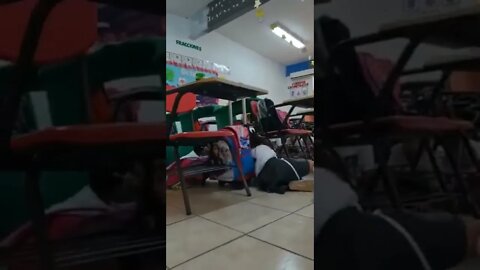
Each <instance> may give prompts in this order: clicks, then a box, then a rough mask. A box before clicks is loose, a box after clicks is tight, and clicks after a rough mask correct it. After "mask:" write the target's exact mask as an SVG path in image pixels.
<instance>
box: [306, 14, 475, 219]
mask: <svg viewBox="0 0 480 270" xmlns="http://www.w3.org/2000/svg"><path fill="white" fill-rule="evenodd" d="M318 22H319V23H318V25H317V26H318V27H316V33H315V39H316V48H317V49H318V51H319V53H320V54H321V56H320V57H321V58H323V59H327V61H325V62H323V63H318V62H316V63H317V64H318V65H319V67H318V69H319V70H322V71H324V72H325V74H323V77H322V75H320V74H319V75H318V76H317V78H316V79H318V81H319V82H321V85H320V89H322V90H321V91H320V92H319V93H320V95H319V96H317V97H319V100H320V102H321V104H320V105H319V107H320V109H319V110H318V115H317V116H318V117H317V116H316V118H317V119H318V120H320V121H319V123H321V125H320V127H318V128H317V130H316V131H319V135H320V136H319V139H321V140H322V144H325V145H328V146H330V147H333V146H355V145H372V146H373V148H374V156H375V161H376V163H377V165H378V171H377V177H376V181H375V182H374V185H372V187H373V186H376V185H377V184H378V181H379V180H380V179H382V180H383V184H384V189H385V190H386V192H387V195H388V198H389V200H390V203H391V204H392V205H393V206H394V207H395V208H401V207H402V206H403V205H404V203H408V204H412V203H413V204H416V203H418V202H419V201H421V202H425V201H436V200H442V199H445V198H456V194H452V192H451V190H449V188H448V187H447V186H446V183H445V182H444V179H443V174H442V172H441V171H440V168H439V165H438V164H437V162H436V160H435V158H434V154H433V149H432V147H431V142H432V141H436V142H442V141H443V139H444V138H446V137H457V138H465V135H466V134H468V132H470V131H471V130H472V129H473V125H472V124H471V123H469V122H466V121H461V120H453V119H448V118H442V117H429V116H408V115H395V114H396V110H394V109H393V108H397V107H398V106H397V103H396V102H397V100H398V98H396V97H395V95H396V93H395V90H396V89H395V82H396V79H397V78H398V76H399V75H400V72H401V70H396V69H393V70H392V72H391V74H390V75H389V77H388V78H387V80H386V81H387V82H386V83H384V85H383V86H380V88H381V89H379V91H378V93H376V94H375V93H374V91H373V90H372V89H371V86H370V85H369V84H368V83H367V78H366V77H365V73H364V72H363V71H364V70H362V69H361V66H360V61H359V57H358V54H357V52H356V51H355V48H354V45H352V46H350V45H349V44H350V43H349V32H348V28H346V26H344V25H343V24H341V23H340V22H338V21H335V20H332V19H329V18H321V19H319V20H318ZM338 29H340V30H338ZM345 39H346V41H345ZM400 61H405V59H402V58H400V60H399V62H400ZM322 65H323V66H322ZM441 83H442V81H440V82H439V84H438V85H437V86H438V87H440V86H441ZM367 96H368V98H367ZM339 97H342V100H341V101H340V100H339ZM353 97H356V99H354V98H353ZM348 98H350V99H348ZM365 100H368V101H369V102H370V104H369V103H362V102H363V101H365ZM340 102H342V104H343V106H342V108H348V109H350V107H349V106H352V107H355V108H354V109H356V110H355V111H356V112H359V113H361V114H362V115H359V116H358V118H365V120H360V121H350V120H345V119H347V118H348V117H351V116H346V115H345V114H344V112H345V111H347V110H345V111H342V110H338V108H334V107H333V106H335V107H338V104H339V103H340ZM347 102H348V103H347ZM332 104H334V105H332ZM316 112H317V111H316ZM332 115H335V117H336V118H335V119H334V118H333V117H332ZM358 118H357V119H358ZM411 138H415V139H418V138H420V139H421V148H420V149H419V151H418V153H417V158H416V160H417V161H415V162H414V163H418V160H419V159H420V156H421V155H422V154H423V153H424V152H427V154H428V158H429V160H430V163H431V164H432V167H433V169H434V173H435V176H436V178H437V180H438V182H439V185H440V187H441V190H442V192H443V193H442V194H439V196H435V195H433V196H427V198H425V197H423V198H414V199H409V200H401V199H400V197H399V193H398V190H397V187H396V184H395V183H394V182H393V179H391V178H390V177H389V173H388V160H389V158H390V154H391V147H392V146H393V144H394V143H397V142H402V141H405V140H408V139H411ZM447 152H448V151H447ZM447 156H448V158H449V160H450V163H451V166H452V168H453V170H454V171H455V176H456V182H457V183H456V184H457V185H458V186H459V189H460V193H461V195H462V196H463V199H464V200H465V202H466V203H467V205H468V206H469V207H470V208H471V209H472V211H473V212H474V213H475V214H478V213H479V211H478V207H477V205H476V203H475V202H474V200H473V198H472V196H471V194H470V192H469V190H468V186H467V183H466V182H465V180H464V179H463V178H462V177H461V175H460V171H459V170H458V166H457V164H456V162H455V160H453V156H452V155H451V153H447ZM474 162H475V163H477V162H476V161H474ZM415 166H416V165H415V164H414V165H413V166H412V170H415ZM377 206H378V205H376V206H373V207H377Z"/></svg>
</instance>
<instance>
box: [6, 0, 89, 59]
mask: <svg viewBox="0 0 480 270" xmlns="http://www.w3.org/2000/svg"><path fill="white" fill-rule="evenodd" d="M37 1H38V0H22V1H18V2H15V3H12V4H8V5H2V6H0V39H1V40H2V44H1V46H0V59H3V60H8V61H11V62H14V61H16V60H17V57H18V56H19V52H20V47H21V46H20V45H21V42H22V40H23V35H24V33H25V30H26V27H27V23H28V20H29V18H30V14H31V12H32V9H33V7H34V6H35V4H36V3H37ZM80 33H81V34H80ZM96 39H97V5H96V4H95V3H92V2H90V1H85V0H65V1H63V2H61V3H60V4H58V5H57V6H56V7H55V8H54V9H53V10H52V11H51V13H50V15H49V17H48V19H47V20H46V22H45V25H44V27H43V31H42V35H41V38H40V40H39V45H38V49H37V52H36V54H35V59H34V60H35V62H36V63H39V64H44V63H50V62H56V61H61V60H65V59H68V58H71V57H72V56H75V55H82V54H83V53H85V52H86V51H87V50H88V49H89V48H90V46H91V45H92V44H93V43H94V42H95V41H96Z"/></svg>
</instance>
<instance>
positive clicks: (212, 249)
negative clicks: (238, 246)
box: [171, 234, 245, 269]
mask: <svg viewBox="0 0 480 270" xmlns="http://www.w3.org/2000/svg"><path fill="white" fill-rule="evenodd" d="M242 237H245V235H244V234H242V235H239V236H238V237H235V238H233V239H231V240H229V241H227V242H225V243H223V244H221V245H219V246H216V247H214V248H211V249H209V250H207V251H205V252H202V253H201V254H198V255H196V256H194V257H192V258H190V259H188V260H186V261H184V262H181V263H179V264H177V265H175V266H173V267H171V269H174V268H175V267H178V266H180V265H182V264H185V263H187V262H189V261H191V260H193V259H196V258H198V257H200V256H203V255H205V254H207V253H209V252H211V251H214V250H215V249H218V248H221V247H223V246H225V245H227V244H230V243H232V242H233V241H235V240H238V239H240V238H242Z"/></svg>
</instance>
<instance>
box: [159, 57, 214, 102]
mask: <svg viewBox="0 0 480 270" xmlns="http://www.w3.org/2000/svg"><path fill="white" fill-rule="evenodd" d="M218 74H219V72H218V71H217V70H215V68H214V65H213V63H211V62H208V61H204V60H201V59H197V58H193V57H189V56H185V55H180V54H177V53H171V52H167V76H166V78H167V80H166V88H167V90H170V89H174V88H177V87H179V86H182V85H184V84H187V83H192V82H195V81H198V80H200V79H206V78H215V77H218ZM196 102H197V106H205V105H213V104H218V100H217V99H214V98H210V97H205V96H197V101H196Z"/></svg>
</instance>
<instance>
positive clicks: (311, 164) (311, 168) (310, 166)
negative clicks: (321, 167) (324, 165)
mask: <svg viewBox="0 0 480 270" xmlns="http://www.w3.org/2000/svg"><path fill="white" fill-rule="evenodd" d="M307 162H308V174H311V173H313V169H314V167H315V164H314V162H313V160H310V159H308V160H307Z"/></svg>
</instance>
